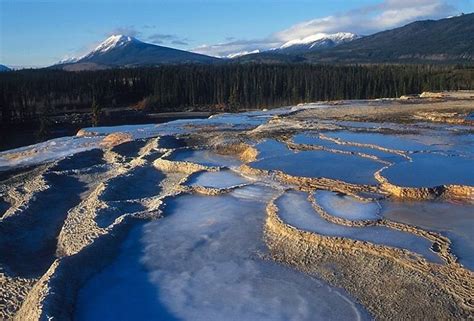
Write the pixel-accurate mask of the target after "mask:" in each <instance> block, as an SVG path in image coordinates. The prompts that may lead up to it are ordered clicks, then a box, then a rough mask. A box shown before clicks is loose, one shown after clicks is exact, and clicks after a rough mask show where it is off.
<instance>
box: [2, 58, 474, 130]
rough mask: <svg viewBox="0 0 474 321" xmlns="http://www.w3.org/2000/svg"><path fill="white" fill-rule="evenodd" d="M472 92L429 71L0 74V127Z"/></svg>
mask: <svg viewBox="0 0 474 321" xmlns="http://www.w3.org/2000/svg"><path fill="white" fill-rule="evenodd" d="M459 89H474V68H473V67H468V66H430V65H366V66H336V65H305V64H293V65H290V64H288V65H283V64H276V65H268V64H226V65H214V66H205V65H175V66H162V67H154V68H132V69H113V70H102V71H82V72H67V71H59V70H51V69H41V70H22V71H15V72H6V73H1V74H0V107H1V121H2V123H3V124H8V123H18V122H23V121H31V120H38V119H41V118H42V117H43V118H44V117H48V116H51V115H61V114H68V113H73V112H84V111H88V112H91V113H93V112H94V110H96V109H97V108H98V107H97V106H100V108H101V109H105V110H106V109H108V108H122V107H133V108H136V109H140V110H144V111H149V112H170V111H190V110H197V111H230V112H233V111H239V110H244V109H252V108H272V107H278V106H282V105H294V104H298V103H305V102H313V101H320V100H337V99H365V98H379V97H399V96H401V95H405V94H411V93H420V92H423V91H428V90H430V91H437V90H459Z"/></svg>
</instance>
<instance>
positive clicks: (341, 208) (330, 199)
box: [314, 191, 380, 221]
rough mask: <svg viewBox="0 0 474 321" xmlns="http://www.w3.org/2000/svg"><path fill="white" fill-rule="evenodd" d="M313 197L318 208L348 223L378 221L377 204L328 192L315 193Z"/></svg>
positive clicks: (378, 207)
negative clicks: (348, 221)
mask: <svg viewBox="0 0 474 321" xmlns="http://www.w3.org/2000/svg"><path fill="white" fill-rule="evenodd" d="M314 197H315V199H316V202H317V203H318V204H319V206H321V207H322V208H323V209H324V210H325V211H326V212H327V213H328V214H330V215H333V216H337V217H340V218H343V219H346V220H350V221H360V220H377V219H380V206H379V204H378V203H377V202H370V201H362V200H358V199H356V198H354V197H351V196H349V195H344V194H339V193H335V192H329V191H317V192H316V193H314Z"/></svg>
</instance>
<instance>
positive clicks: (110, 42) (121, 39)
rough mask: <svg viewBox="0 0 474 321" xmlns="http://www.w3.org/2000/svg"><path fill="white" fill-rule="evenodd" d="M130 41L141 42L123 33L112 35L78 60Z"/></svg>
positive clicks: (121, 45) (123, 45)
mask: <svg viewBox="0 0 474 321" xmlns="http://www.w3.org/2000/svg"><path fill="white" fill-rule="evenodd" d="M132 43H137V44H138V43H142V42H141V41H140V40H138V39H136V38H134V37H130V36H124V35H112V36H110V37H109V38H107V39H105V41H104V42H102V43H101V44H100V45H98V46H97V47H96V48H95V49H94V50H92V51H91V52H89V53H88V54H86V55H85V56H82V57H81V58H79V59H78V60H82V59H87V58H92V57H94V56H98V55H103V54H105V53H107V52H108V51H111V50H114V49H117V48H120V47H126V46H128V45H130V44H132Z"/></svg>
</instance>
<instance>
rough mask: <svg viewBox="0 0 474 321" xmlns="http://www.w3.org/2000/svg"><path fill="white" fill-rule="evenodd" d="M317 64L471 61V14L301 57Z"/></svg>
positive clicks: (415, 24)
mask: <svg viewBox="0 0 474 321" xmlns="http://www.w3.org/2000/svg"><path fill="white" fill-rule="evenodd" d="M304 58H305V59H306V60H309V61H313V62H314V61H316V62H346V63H350V62H360V63H364V62H367V63H372V62H394V63H396V62H462V61H466V62H474V14H466V15H462V16H458V17H453V18H446V19H441V20H437V21H434V20H426V21H417V22H413V23H410V24H408V25H406V26H404V27H401V28H396V29H393V30H388V31H383V32H379V33H376V34H374V35H371V36H367V37H363V38H360V39H357V40H354V41H351V42H349V43H345V44H342V45H340V46H337V47H334V48H332V49H330V50H323V51H319V52H311V53H307V54H305V55H304Z"/></svg>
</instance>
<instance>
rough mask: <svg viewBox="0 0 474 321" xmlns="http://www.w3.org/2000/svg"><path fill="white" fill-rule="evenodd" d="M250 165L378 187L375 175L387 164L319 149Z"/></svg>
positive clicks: (295, 174) (294, 174)
mask: <svg viewBox="0 0 474 321" xmlns="http://www.w3.org/2000/svg"><path fill="white" fill-rule="evenodd" d="M250 166H252V167H255V168H258V169H265V170H280V171H283V172H285V173H288V174H290V175H293V176H303V177H315V178H320V177H325V178H330V179H337V180H342V181H345V182H348V183H354V184H377V181H376V180H375V178H374V173H375V172H376V171H377V170H379V169H380V168H382V167H383V166H384V165H383V164H382V163H380V162H377V161H374V160H372V159H369V158H364V157H359V156H356V155H347V154H339V153H332V152H327V151H322V150H317V151H302V152H298V153H292V154H286V155H282V156H279V157H272V158H266V159H262V160H258V161H256V162H253V163H251V164H250Z"/></svg>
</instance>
